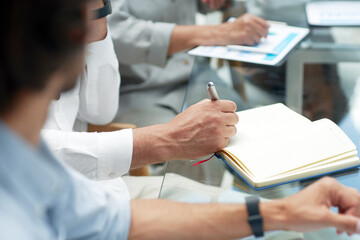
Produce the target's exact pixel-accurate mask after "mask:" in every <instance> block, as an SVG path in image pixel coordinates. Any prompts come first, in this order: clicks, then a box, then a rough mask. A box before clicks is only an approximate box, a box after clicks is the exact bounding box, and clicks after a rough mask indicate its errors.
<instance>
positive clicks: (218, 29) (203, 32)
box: [192, 24, 225, 46]
mask: <svg viewBox="0 0 360 240" xmlns="http://www.w3.org/2000/svg"><path fill="white" fill-rule="evenodd" d="M197 28H198V29H196V30H195V31H194V35H193V42H192V45H194V46H214V45H223V44H222V41H223V38H224V34H225V32H224V31H223V27H222V24H220V25H209V26H197Z"/></svg>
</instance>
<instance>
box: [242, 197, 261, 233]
mask: <svg viewBox="0 0 360 240" xmlns="http://www.w3.org/2000/svg"><path fill="white" fill-rule="evenodd" d="M245 202H246V207H247V211H248V214H249V217H248V223H249V225H250V227H251V229H252V231H253V234H254V236H255V237H263V236H264V231H263V226H262V222H263V221H262V217H261V214H260V210H259V202H260V200H259V197H258V196H249V197H246V198H245Z"/></svg>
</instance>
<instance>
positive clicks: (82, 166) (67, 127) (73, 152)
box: [42, 0, 237, 195]
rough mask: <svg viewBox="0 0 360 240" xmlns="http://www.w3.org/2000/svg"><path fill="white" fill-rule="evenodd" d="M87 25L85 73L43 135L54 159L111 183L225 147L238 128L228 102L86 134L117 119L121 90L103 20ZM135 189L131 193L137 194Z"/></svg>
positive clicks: (96, 3)
mask: <svg viewBox="0 0 360 240" xmlns="http://www.w3.org/2000/svg"><path fill="white" fill-rule="evenodd" d="M103 6H104V3H103V1H102V0H92V1H90V5H89V8H88V11H89V14H90V15H91V14H92V13H93V11H94V10H96V9H99V8H101V7H103ZM90 24H91V26H92V28H91V29H92V30H91V32H90V33H89V36H88V38H87V46H86V51H85V63H84V66H83V71H82V72H81V74H80V75H79V77H78V80H77V82H76V85H75V87H74V88H73V89H71V90H70V91H67V92H62V93H61V94H60V97H59V98H58V99H54V100H53V101H52V102H51V104H50V108H49V114H48V119H47V122H46V124H45V126H44V128H43V130H42V136H43V137H44V139H45V141H46V142H47V144H48V145H49V147H50V149H51V150H52V152H53V153H54V155H55V156H56V157H57V158H58V159H60V160H62V161H63V162H66V163H67V164H69V165H71V166H72V167H73V168H74V169H76V170H78V171H79V172H81V173H83V174H84V175H85V176H87V177H89V178H91V179H97V180H109V179H116V178H117V177H120V176H122V175H124V174H126V173H127V172H128V171H129V170H130V169H136V168H139V167H141V166H145V165H149V164H152V163H162V162H165V161H170V160H181V159H191V158H199V157H203V156H205V155H207V154H211V153H213V152H216V151H217V150H219V149H221V148H223V147H225V146H226V145H227V143H228V139H229V137H231V136H233V135H234V134H235V131H236V129H235V127H234V125H235V124H236V123H237V116H236V114H234V111H235V109H236V106H235V104H234V103H233V102H230V101H219V102H217V103H216V104H212V103H211V102H210V101H202V102H200V103H198V104H196V105H194V106H193V107H192V108H190V109H189V110H187V111H185V112H184V113H182V114H180V115H178V116H177V117H176V118H175V119H173V120H172V121H171V122H167V123H165V124H161V125H153V126H149V127H146V128H137V129H134V130H131V129H126V130H121V131H114V132H108V133H88V132H86V130H87V124H88V123H92V124H98V125H103V124H107V123H109V122H110V121H111V120H112V119H113V118H114V117H115V114H116V112H117V108H118V99H119V86H120V75H119V72H118V71H119V70H118V62H117V59H116V56H115V53H114V48H113V44H112V41H111V33H110V31H109V29H108V28H107V21H106V18H105V17H103V18H100V19H96V20H94V19H93V18H92V20H91V21H90ZM204 89H205V86H204ZM203 125H204V126H203ZM200 126H203V127H201V128H200ZM154 149H156V151H153V150H154ZM127 179H128V181H131V179H132V178H130V177H129V178H127ZM119 180H120V179H119ZM156 182H158V183H160V179H159V180H156ZM136 183H137V184H136V186H134V187H133V188H132V189H134V188H139V189H141V188H140V187H139V183H138V182H136ZM114 184H115V185H119V184H117V183H116V181H115V183H114ZM128 184H131V183H128ZM120 185H121V183H120ZM159 187H160V186H158V188H157V190H158V189H159ZM139 191H140V192H141V190H139ZM156 194H157V193H156ZM156 194H155V195H156Z"/></svg>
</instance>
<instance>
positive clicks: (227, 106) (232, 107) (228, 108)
mask: <svg viewBox="0 0 360 240" xmlns="http://www.w3.org/2000/svg"><path fill="white" fill-rule="evenodd" d="M212 103H213V104H215V105H217V106H218V107H219V108H220V110H221V111H222V112H224V113H234V112H235V111H236V108H237V106H236V104H235V103H234V102H233V101H229V100H217V101H212Z"/></svg>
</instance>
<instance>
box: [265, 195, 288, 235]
mask: <svg viewBox="0 0 360 240" xmlns="http://www.w3.org/2000/svg"><path fill="white" fill-rule="evenodd" d="M259 208H260V213H261V216H262V218H263V230H264V232H265V231H274V230H288V226H287V215H286V207H285V201H283V200H273V201H266V202H260V204H259Z"/></svg>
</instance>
